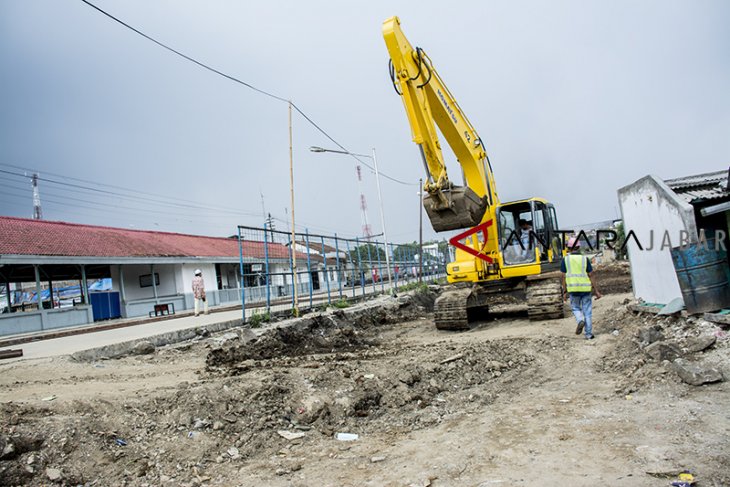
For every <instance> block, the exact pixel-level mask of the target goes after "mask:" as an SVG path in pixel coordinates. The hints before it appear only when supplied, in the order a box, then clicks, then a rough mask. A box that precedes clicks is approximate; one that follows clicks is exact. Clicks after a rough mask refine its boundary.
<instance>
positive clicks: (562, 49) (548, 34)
mask: <svg viewBox="0 0 730 487" xmlns="http://www.w3.org/2000/svg"><path fill="white" fill-rule="evenodd" d="M95 3H96V4H97V5H99V6H100V7H101V8H103V9H105V10H107V11H108V12H110V13H111V14H113V15H115V16H118V17H119V18H121V19H122V20H124V21H126V22H128V23H129V24H131V25H133V26H135V27H137V28H138V29H140V30H142V31H144V32H145V33H147V34H149V35H151V36H153V37H156V38H158V39H159V40H161V41H162V42H165V43H167V44H169V45H171V46H172V47H174V48H176V49H178V50H180V51H182V52H184V53H186V54H188V55H190V56H192V57H195V58H197V59H199V60H201V61H203V62H205V63H208V64H209V65H211V66H213V67H215V68H217V69H219V70H221V71H224V72H226V73H228V74H230V75H233V76H235V77H238V78H240V79H242V80H244V81H246V82H248V83H251V84H253V85H254V86H256V87H259V88H261V89H264V90H266V91H269V92H272V93H275V94H276V95H278V96H281V97H283V98H286V99H291V100H293V101H294V102H295V103H296V104H297V106H298V107H300V108H301V109H302V111H304V112H305V113H306V114H307V115H308V116H309V117H310V118H311V119H312V120H314V121H315V122H316V123H317V124H319V125H320V126H321V127H322V128H323V129H324V130H325V131H327V132H328V133H329V134H330V135H331V136H332V137H333V138H335V139H336V140H337V141H338V142H340V143H341V144H343V145H344V146H345V147H347V148H348V150H350V151H353V152H360V153H369V152H370V150H371V148H373V147H375V148H376V149H377V154H378V162H379V165H380V169H381V170H382V171H383V172H384V173H385V174H387V175H389V176H391V177H393V178H396V179H399V180H402V181H406V182H408V183H410V184H409V185H402V184H398V183H395V182H392V181H390V180H387V179H383V180H382V190H383V203H384V205H385V218H386V225H387V230H388V234H389V237H390V240H392V241H406V240H413V239H415V238H417V232H418V196H417V191H418V188H417V187H416V183H417V181H418V178H419V177H421V176H422V175H423V174H422V171H423V169H422V168H423V166H422V163H421V161H420V156H419V154H418V150H417V147H416V146H415V145H414V144H413V143H412V142H411V140H410V130H409V128H408V125H407V121H406V117H405V113H404V111H403V107H402V104H401V102H400V100H399V99H398V96H397V95H396V94H395V93H394V91H393V88H392V86H391V84H390V79H389V77H388V74H387V60H388V56H387V52H386V49H385V45H384V43H383V39H382V35H381V31H380V28H381V23H382V21H383V20H385V19H386V18H387V17H389V16H391V15H398V16H400V18H401V21H402V25H403V28H404V31H405V32H406V35H407V36H408V37H409V38H410V40H411V42H412V43H413V44H414V45H418V46H420V47H422V48H424V50H425V51H426V52H427V53H428V54H429V55H430V57H431V59H432V60H433V62H434V64H435V66H436V68H437V69H438V70H439V73H440V74H441V76H442V77H443V78H444V79H445V81H446V82H447V84H448V85H449V87H450V88H451V91H452V92H453V93H454V94H455V96H456V98H457V99H458V101H459V103H460V105H461V107H462V108H463V109H464V110H465V111H466V114H467V116H468V117H469V118H470V120H471V121H472V123H473V125H474V126H475V127H476V129H477V131H478V132H479V134H480V135H481V137H482V139H483V140H484V142H485V144H486V146H487V150H488V152H489V154H490V159H491V161H492V164H493V166H494V171H495V175H496V178H497V183H498V190H499V193H500V197H501V199H502V200H503V201H508V200H511V199H521V198H525V197H529V196H542V197H544V198H547V199H548V200H551V201H553V202H554V203H555V204H556V206H557V209H558V214H559V219H560V221H561V226H562V227H570V226H571V225H574V224H583V223H588V222H594V221H600V220H606V219H611V218H615V217H616V216H617V215H618V213H617V212H618V205H617V203H616V190H617V189H618V188H619V187H621V186H623V185H626V184H628V183H630V182H632V181H634V180H636V179H638V178H639V177H642V176H644V175H646V174H648V173H653V174H656V175H658V176H660V177H665V178H669V177H678V176H682V175H687V174H694V173H699V172H706V171H713V170H721V169H725V168H727V167H728V163H729V162H730V89H728V87H729V86H730V29H728V28H727V26H728V22H730V3H728V2H725V1H721V0H719V1H709V0H703V1H689V0H687V1H667V0H661V1H641V2H636V1H614V0H612V1H604V2H598V1H592V2H585V1H582V0H576V1H552V2H542V1H535V2H528V1H511V2H503V1H500V2H497V1H474V2H466V1H465V2H457V3H450V4H448V3H444V2H431V1H420V2H395V1H387V2H386V1H370V2H343V1H291V2H281V1H271V0H270V1H266V2H251V1H218V0H214V1H205V2H203V1H195V2H194V1H171V0H168V1H149V0H138V1H112V0H96V1H95ZM0 86H1V87H2V89H1V90H0V171H2V172H0V205H1V206H0V213H1V214H4V215H12V216H21V217H30V216H31V215H32V195H31V189H30V183H29V180H28V178H27V177H25V176H24V175H25V174H26V173H29V172H31V171H33V170H37V171H39V172H40V175H41V178H42V181H41V200H42V203H43V212H44V217H45V218H46V219H51V220H64V221H73V222H83V223H91V224H106V225H111V226H120V227H127V228H147V229H156V230H166V231H179V232H186V233H198V234H208V235H221V236H224V235H231V234H233V233H235V228H236V225H237V224H247V225H257V226H258V225H261V224H262V221H263V216H262V212H263V211H264V210H263V209H262V203H263V207H265V211H266V212H267V213H271V214H272V215H273V216H274V218H276V219H277V220H275V222H276V226H277V228H281V229H285V228H286V223H284V222H285V221H286V219H287V214H288V212H289V209H288V208H289V206H290V203H289V172H288V168H289V143H288V129H287V105H286V104H285V103H282V102H279V101H276V100H274V99H271V98H268V97H265V96H262V95H261V94H259V93H256V92H254V91H252V90H250V89H248V88H246V87H243V86H241V85H238V84H236V83H233V82H231V81H229V80H227V79H224V78H222V77H220V76H217V75H215V74H213V73H211V72H209V71H206V70H204V69H201V68H200V67H198V66H196V65H194V64H192V63H190V62H188V61H185V60H183V59H181V58H179V57H177V56H175V55H174V54H171V53H170V52H168V51H165V50H164V49H161V48H160V47H158V46H156V45H155V44H153V43H151V42H150V41H148V40H145V39H144V38H142V37H140V36H138V35H137V34H135V33H133V32H132V31H130V30H128V29H126V28H124V27H122V26H121V25H119V24H117V23H115V22H113V21H111V20H110V19H108V18H107V17H104V16H103V15H101V14H100V13H99V12H97V11H95V10H93V9H92V8H90V7H89V6H87V5H85V4H84V3H82V2H81V1H80V0H52V1H51V0H47V1H42V0H30V1H29V0H0ZM293 133H294V167H295V169H294V171H295V179H296V182H295V186H296V189H295V190H296V205H295V208H296V217H297V225H298V226H299V225H301V228H304V227H308V228H309V229H310V231H313V232H328V233H331V232H335V231H336V232H338V234H340V235H344V236H355V235H357V234H359V233H360V227H361V219H360V211H359V189H358V184H357V179H356V176H355V164H356V162H355V161H354V160H353V159H351V158H349V157H347V156H341V155H333V154H316V153H311V152H310V151H309V147H310V146H313V145H316V146H323V147H328V148H334V145H333V144H332V143H331V142H330V141H329V140H327V139H326V138H325V137H324V136H323V135H322V134H321V133H320V132H318V131H317V130H316V129H315V128H313V127H312V126H311V125H310V124H309V123H308V122H307V121H306V120H304V119H303V118H302V117H301V116H300V115H298V114H296V113H295V115H294V119H293ZM364 161H365V162H368V163H370V162H371V161H370V160H368V159H364ZM450 167H451V168H452V171H451V174H452V179H454V180H457V181H458V180H459V179H460V177H459V172H458V169H457V168H455V167H454V166H453V162H452V163H451V164H450ZM363 177H364V180H363V189H364V193H365V196H366V198H367V201H368V205H369V218H370V222H371V224H372V227H373V230H374V231H375V232H380V231H381V225H380V217H379V213H378V204H377V203H378V199H377V191H376V188H375V179H374V176H373V174H372V173H371V172H370V171H369V170H367V169H366V168H364V172H363ZM261 195H263V201H262V196H261ZM425 228H426V229H427V230H428V231H427V233H426V235H427V237H431V236H434V235H435V234H434V233H433V231H432V230H431V229H430V225H428V223H427V222H426V224H425Z"/></svg>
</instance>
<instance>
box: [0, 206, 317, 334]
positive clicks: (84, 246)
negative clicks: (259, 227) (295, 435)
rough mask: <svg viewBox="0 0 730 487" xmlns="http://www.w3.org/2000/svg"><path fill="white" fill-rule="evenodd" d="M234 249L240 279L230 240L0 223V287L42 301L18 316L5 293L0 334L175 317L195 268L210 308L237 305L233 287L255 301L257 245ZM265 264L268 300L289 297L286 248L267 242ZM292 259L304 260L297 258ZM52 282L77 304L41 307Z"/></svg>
mask: <svg viewBox="0 0 730 487" xmlns="http://www.w3.org/2000/svg"><path fill="white" fill-rule="evenodd" d="M242 248H243V279H242V277H241V257H240V254H241V253H240V252H239V245H238V239H237V238H218V237H205V236H198V235H186V234H179V233H167V232H153V231H143V230H128V229H123V228H112V227H101V226H92V225H80V224H74V223H66V222H53V221H47V220H32V219H25V218H11V217H0V282H2V287H3V288H5V289H8V290H10V289H12V288H13V287H15V288H20V286H18V285H17V283H33V285H32V286H31V287H35V288H36V291H37V294H38V295H40V296H41V297H42V298H41V303H42V306H38V305H37V304H35V308H36V309H35V310H33V311H27V312H20V311H21V309H22V308H21V307H19V306H18V303H13V302H12V299H11V293H6V295H5V296H4V299H5V300H6V302H5V303H3V304H4V306H3V307H2V311H4V312H3V313H2V314H0V335H8V334H17V333H25V332H34V331H40V330H45V329H50V328H61V327H66V326H74V325H81V324H86V323H92V322H93V321H95V320H97V321H98V320H100V319H108V318H117V317H135V316H146V315H148V314H149V313H150V311H153V309H154V306H155V305H156V304H161V303H164V304H170V305H171V306H174V308H175V310H185V309H192V307H193V298H192V289H191V286H192V278H193V273H194V271H195V269H198V268H199V269H201V270H202V271H203V278H204V279H205V285H206V294H207V296H208V300H209V302H210V305H211V306H216V305H225V304H230V305H232V306H235V305H236V304H240V299H241V284H243V285H244V288H245V289H246V298H247V299H252V300H257V299H262V297H263V296H265V293H266V291H265V288H266V279H265V276H264V256H265V252H264V243H263V242H258V241H250V240H246V241H243V242H242ZM268 259H269V273H270V275H271V282H270V292H271V293H272V296H274V297H278V296H284V295H289V296H290V295H291V293H292V282H291V268H290V263H289V259H290V252H289V248H288V247H287V246H285V245H281V244H276V243H269V244H268ZM297 259H306V255H305V254H304V253H302V252H299V251H297ZM313 260H314V261H315V262H316V263H319V262H321V261H322V257H320V256H313ZM105 278H106V279H111V289H110V290H108V292H104V293H92V292H89V291H88V290H87V289H88V284H89V282H90V281H91V282H93V280H96V279H105ZM60 281H76V282H77V283H80V284H81V289H82V290H85V292H83V296H84V299H83V300H79V301H80V302H78V303H75V305H74V306H71V307H67V308H56V307H55V306H56V305H57V304H56V303H55V302H54V301H51V300H50V299H48V301H44V300H43V296H44V295H45V296H49V295H51V294H52V293H53V288H54V282H60ZM242 281H243V282H242ZM84 283H85V284H86V285H84ZM25 287H26V288H28V287H29V286H28V285H27V284H26V286H25ZM299 287H300V292H304V291H305V290H308V289H309V282H308V278H307V276H306V275H303V276H300V280H299ZM44 288H45V290H44ZM53 295H54V296H55V294H53ZM36 303H37V300H36ZM31 307H33V306H31ZM38 308H40V309H38ZM25 309H26V310H27V309H28V307H26V308H25ZM10 311H13V312H10Z"/></svg>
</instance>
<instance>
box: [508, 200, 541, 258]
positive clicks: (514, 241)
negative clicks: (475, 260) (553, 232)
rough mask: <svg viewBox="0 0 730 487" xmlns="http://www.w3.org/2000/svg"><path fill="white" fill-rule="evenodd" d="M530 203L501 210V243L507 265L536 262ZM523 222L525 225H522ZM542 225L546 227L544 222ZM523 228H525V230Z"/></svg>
mask: <svg viewBox="0 0 730 487" xmlns="http://www.w3.org/2000/svg"><path fill="white" fill-rule="evenodd" d="M532 220H533V215H532V207H531V205H530V203H529V202H523V203H515V204H511V205H505V206H502V207H501V208H500V209H499V242H500V250H501V251H502V256H503V258H504V263H505V265H520V264H530V263H532V262H535V251H534V247H531V246H530V234H529V228H530V226H532V225H533V221H532ZM520 221H523V225H520ZM540 224H541V225H543V227H544V221H543V220H542V219H541V220H540ZM523 226H524V227H525V228H523Z"/></svg>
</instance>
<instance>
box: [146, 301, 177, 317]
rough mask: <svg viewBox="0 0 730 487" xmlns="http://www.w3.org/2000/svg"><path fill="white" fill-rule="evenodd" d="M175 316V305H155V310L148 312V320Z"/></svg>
mask: <svg viewBox="0 0 730 487" xmlns="http://www.w3.org/2000/svg"><path fill="white" fill-rule="evenodd" d="M174 314H175V303H165V304H156V305H155V309H154V310H153V311H150V318H151V317H152V316H153V315H154V316H167V315H174Z"/></svg>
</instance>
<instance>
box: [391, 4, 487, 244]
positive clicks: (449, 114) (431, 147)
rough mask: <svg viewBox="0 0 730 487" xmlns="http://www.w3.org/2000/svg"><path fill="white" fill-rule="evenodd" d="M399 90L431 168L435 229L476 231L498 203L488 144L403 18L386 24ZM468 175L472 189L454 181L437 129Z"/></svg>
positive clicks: (428, 201)
mask: <svg viewBox="0 0 730 487" xmlns="http://www.w3.org/2000/svg"><path fill="white" fill-rule="evenodd" d="M383 37H384V39H385V44H386V46H387V48H388V53H389V54H390V59H391V65H390V73H391V79H392V81H393V86H394V87H395V89H396V91H397V92H398V93H399V94H400V95H401V99H402V100H403V104H404V106H405V109H406V114H407V115H408V121H409V122H410V126H411V135H412V138H413V141H414V142H415V143H416V144H418V146H419V148H420V152H421V157H422V158H423V162H424V166H425V169H426V176H427V177H426V183H425V185H424V189H425V190H426V192H427V193H428V195H427V196H426V198H424V206H425V209H426V212H427V214H428V217H429V219H430V220H431V224H432V225H433V228H434V230H436V231H437V232H439V231H446V230H455V229H459V228H470V227H474V226H476V225H478V224H479V223H481V222H482V220H483V218H484V216H485V214H486V210H487V208H488V207H490V206H493V205H496V204H498V198H497V192H496V188H495V186H494V176H493V174H492V169H491V167H490V164H489V158H488V157H487V153H486V150H485V148H484V146H483V143H482V140H481V138H480V137H479V135H478V134H477V133H476V130H475V129H474V127H473V126H472V125H471V123H470V122H469V120H468V119H467V118H466V116H465V115H464V113H463V112H462V110H461V108H460V107H459V105H458V104H457V103H456V99H455V98H454V97H453V96H452V95H451V92H450V91H449V89H448V88H447V87H446V84H445V83H444V82H443V80H442V79H441V77H440V76H439V74H438V72H437V71H436V69H435V68H434V66H433V63H432V62H431V60H430V59H429V58H428V56H427V55H426V53H425V52H424V51H423V49H420V48H415V49H414V48H413V46H412V45H411V44H410V42H409V41H408V39H407V38H406V37H405V35H404V34H403V31H402V30H401V27H400V20H399V19H398V17H391V18H389V19H388V20H386V21H385V22H383ZM437 127H438V129H439V130H440V131H441V133H442V134H443V136H444V138H445V139H446V141H447V143H448V144H449V146H450V147H451V150H452V151H453V152H454V154H455V155H456V157H457V159H458V160H459V164H460V165H461V167H462V169H463V172H464V179H465V181H466V186H457V185H455V184H453V182H452V181H450V180H449V177H448V174H447V171H446V164H445V163H444V156H443V153H442V150H441V144H440V142H439V137H438V133H437V131H436V128H437Z"/></svg>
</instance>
